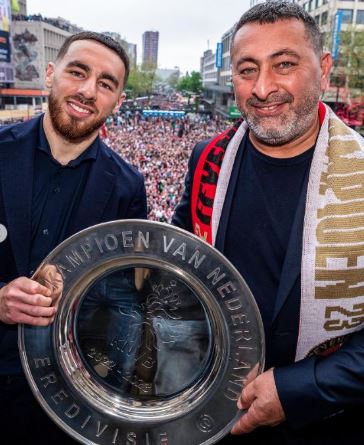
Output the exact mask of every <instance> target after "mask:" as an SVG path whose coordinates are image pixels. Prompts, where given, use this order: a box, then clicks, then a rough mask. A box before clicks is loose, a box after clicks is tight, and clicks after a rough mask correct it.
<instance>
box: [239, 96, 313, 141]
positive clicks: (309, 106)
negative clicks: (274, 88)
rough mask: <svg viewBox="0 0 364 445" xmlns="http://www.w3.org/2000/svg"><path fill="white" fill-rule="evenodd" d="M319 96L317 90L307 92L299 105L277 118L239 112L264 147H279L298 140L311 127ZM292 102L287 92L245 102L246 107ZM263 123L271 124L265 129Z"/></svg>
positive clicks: (291, 97) (253, 98) (244, 111)
mask: <svg viewBox="0 0 364 445" xmlns="http://www.w3.org/2000/svg"><path fill="white" fill-rule="evenodd" d="M320 94H321V93H320V91H319V90H318V89H311V90H309V91H307V92H306V95H305V97H304V99H303V100H302V101H301V102H300V103H299V104H296V105H295V106H294V108H290V109H289V111H288V112H284V113H282V114H281V115H280V116H277V117H257V116H254V115H253V113H249V111H246V110H243V109H242V110H240V111H241V114H242V116H243V118H244V120H245V121H246V123H247V124H248V127H249V129H250V131H251V132H252V133H253V134H254V136H255V137H256V138H257V139H258V140H260V141H262V142H263V143H264V144H266V145H270V146H279V145H283V144H286V143H288V142H291V141H293V140H295V139H297V138H299V137H300V136H302V135H303V134H304V133H306V131H308V130H309V128H310V127H311V126H312V125H313V122H314V119H315V116H316V115H317V109H318V101H319V98H320ZM293 100H294V99H293V96H292V95H291V94H290V93H288V92H285V93H272V95H271V96H269V97H268V99H267V100H265V101H261V100H259V99H258V98H256V97H252V98H251V99H249V100H248V101H247V105H248V106H254V105H261V106H262V105H265V106H269V104H273V103H282V102H285V103H288V104H291V103H293ZM264 122H271V124H270V125H269V126H268V128H267V127H266V126H265V125H264ZM272 124H274V125H272Z"/></svg>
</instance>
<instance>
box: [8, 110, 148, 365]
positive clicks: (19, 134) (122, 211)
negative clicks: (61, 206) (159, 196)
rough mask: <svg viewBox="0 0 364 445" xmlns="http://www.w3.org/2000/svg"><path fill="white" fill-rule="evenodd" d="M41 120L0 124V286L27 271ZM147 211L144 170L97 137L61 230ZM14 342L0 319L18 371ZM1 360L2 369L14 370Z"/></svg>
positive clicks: (14, 337) (70, 230)
mask: <svg viewBox="0 0 364 445" xmlns="http://www.w3.org/2000/svg"><path fill="white" fill-rule="evenodd" d="M40 120H41V117H37V118H35V119H32V120H30V121H28V122H26V123H22V124H17V125H12V126H9V127H5V128H3V129H1V130H0V224H1V225H2V226H5V228H6V231H7V233H8V236H7V238H6V239H5V240H3V241H2V242H1V243H0V286H1V285H2V284H5V283H7V282H9V281H11V280H13V279H14V278H16V277H19V276H29V273H30V271H29V256H30V247H31V246H30V244H31V239H30V237H31V231H30V229H31V205H32V185H33V168H34V165H33V164H34V153H35V149H36V143H37V140H38V134H39V125H40ZM146 217H147V206H146V193H145V187H144V179H143V176H142V175H141V174H140V173H138V172H137V170H136V169H135V168H134V167H132V166H130V165H129V164H127V163H126V162H125V161H123V160H122V159H121V158H120V157H119V156H118V155H116V154H115V153H114V152H113V151H112V150H111V149H109V148H108V147H107V146H106V145H105V144H104V143H102V142H101V143H100V149H99V151H98V155H97V159H96V161H95V162H93V164H92V167H91V170H90V173H89V176H88V179H87V183H86V186H85V190H84V192H83V195H82V198H81V201H80V205H79V207H78V208H77V211H76V214H75V216H74V218H73V220H72V221H71V222H70V227H69V228H68V233H67V234H66V236H70V235H72V234H74V233H76V232H78V231H79V230H81V229H84V228H86V227H89V226H92V225H94V224H98V223H101V222H106V221H112V220H117V219H125V218H143V219H145V218H146ZM16 342H17V326H16V325H8V324H4V323H1V322H0V351H1V356H0V360H4V362H3V363H5V362H8V363H14V366H16V367H17V369H19V371H18V372H20V362H19V359H18V353H17V348H16ZM15 363H18V366H17V365H15ZM6 366H7V365H5V368H4V367H3V368H2V372H5V373H8V372H14V371H7V370H6V369H7V368H6ZM10 366H11V368H10V369H11V370H13V369H14V366H13V365H10Z"/></svg>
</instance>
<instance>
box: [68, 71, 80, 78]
mask: <svg viewBox="0 0 364 445" xmlns="http://www.w3.org/2000/svg"><path fill="white" fill-rule="evenodd" d="M70 74H71V75H72V76H74V77H81V76H82V73H81V72H80V71H70Z"/></svg>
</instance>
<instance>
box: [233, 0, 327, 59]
mask: <svg viewBox="0 0 364 445" xmlns="http://www.w3.org/2000/svg"><path fill="white" fill-rule="evenodd" d="M290 19H296V20H301V21H302V22H303V24H304V26H305V29H306V33H307V35H308V37H309V39H310V40H311V43H312V47H313V49H314V51H315V52H316V53H317V55H319V56H321V54H322V46H323V42H322V35H321V32H320V28H319V27H318V25H317V23H316V22H315V20H314V18H313V17H312V16H310V14H309V13H308V12H306V11H305V10H304V9H303V8H302V7H301V6H299V5H297V3H290V2H287V1H269V2H266V3H258V4H257V5H255V6H253V7H252V8H250V9H249V10H248V11H246V12H245V13H244V14H243V15H242V16H241V18H240V20H239V21H238V23H237V24H236V25H235V28H234V31H233V34H232V37H231V47H230V51H231V52H232V50H233V45H234V39H235V36H236V33H237V32H238V31H239V29H240V28H242V27H243V26H244V25H246V24H247V23H259V24H260V25H263V24H266V23H275V22H278V21H279V20H290Z"/></svg>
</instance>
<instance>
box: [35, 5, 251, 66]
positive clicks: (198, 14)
mask: <svg viewBox="0 0 364 445" xmlns="http://www.w3.org/2000/svg"><path fill="white" fill-rule="evenodd" d="M27 5H28V6H27V7H28V14H42V15H43V16H46V17H63V18H65V19H67V20H69V21H70V22H71V23H74V24H76V25H78V26H81V27H82V28H84V29H86V30H91V31H97V32H102V31H110V32H118V33H119V34H120V35H121V37H123V38H125V39H126V40H127V41H128V42H130V43H136V44H137V45H138V62H139V63H140V61H141V51H142V34H143V32H144V31H150V30H153V31H159V54H158V66H159V68H173V67H175V66H178V67H179V68H180V70H181V72H182V73H183V74H184V73H185V72H186V71H189V72H191V71H193V70H195V71H199V70H200V57H201V56H202V54H203V52H204V51H205V50H206V49H208V48H209V49H212V50H213V51H214V52H215V49H216V44H217V42H219V41H220V40H221V36H222V35H223V34H224V33H225V32H226V31H227V30H228V29H229V28H231V27H232V26H233V25H234V24H235V23H236V22H237V21H238V19H239V18H240V16H241V15H242V14H243V12H245V11H246V10H247V9H249V0H178V1H176V0H101V1H100V0H58V1H55V0H28V1H27Z"/></svg>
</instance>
